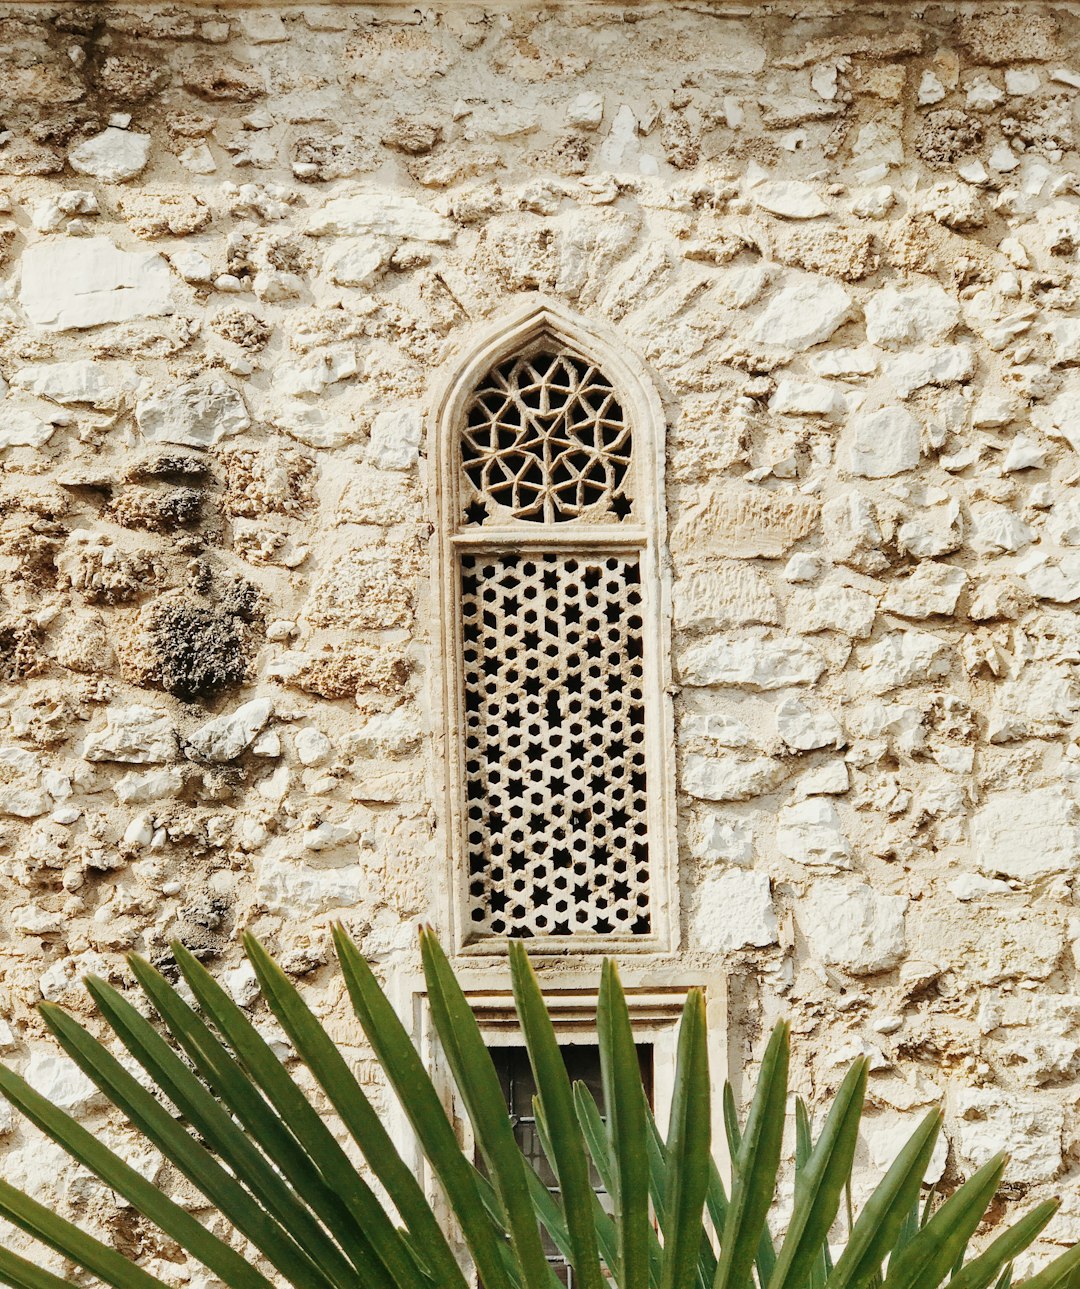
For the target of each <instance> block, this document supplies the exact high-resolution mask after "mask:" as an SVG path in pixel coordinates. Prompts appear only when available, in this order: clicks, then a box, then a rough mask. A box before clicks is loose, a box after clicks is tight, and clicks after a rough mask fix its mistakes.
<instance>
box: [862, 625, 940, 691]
mask: <svg viewBox="0 0 1080 1289" xmlns="http://www.w3.org/2000/svg"><path fill="white" fill-rule="evenodd" d="M949 667H950V657H949V647H948V645H947V644H946V642H945V641H943V640H940V639H939V638H938V637H937V636H933V635H930V634H929V632H926V631H916V630H914V629H912V630H907V631H893V632H890V633H889V634H888V635H886V636H883V637H882V638H881V640H880V641H878V643H877V644H875V645H874V646H873V647H872V648H871V649H870V650H869V651H868V654H867V668H866V673H865V679H866V685H867V688H868V689H869V690H870V691H871V692H872V693H875V694H884V693H887V692H888V691H889V690H890V689H897V688H898V687H899V686H900V685H907V684H910V683H911V682H912V681H925V680H936V679H939V678H940V677H942V676H946V675H948V672H949Z"/></svg>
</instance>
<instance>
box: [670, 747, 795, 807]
mask: <svg viewBox="0 0 1080 1289" xmlns="http://www.w3.org/2000/svg"><path fill="white" fill-rule="evenodd" d="M783 777H784V767H783V766H782V765H781V763H780V762H779V761H774V760H773V759H772V757H768V756H755V757H751V758H749V759H744V758H743V757H740V756H735V755H726V756H715V757H714V756H700V755H698V754H696V753H695V754H692V755H690V756H688V757H687V758H686V763H685V765H684V766H683V773H682V787H683V791H684V792H686V793H688V794H689V795H690V796H691V797H696V798H697V800H699V801H749V800H750V798H751V797H759V796H761V795H762V794H764V793H767V792H771V791H772V789H773V788H775V787H776V785H777V784H778V783H779V782H780V781H781V780H782V779H783Z"/></svg>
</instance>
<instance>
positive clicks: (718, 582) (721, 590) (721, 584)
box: [674, 564, 780, 630]
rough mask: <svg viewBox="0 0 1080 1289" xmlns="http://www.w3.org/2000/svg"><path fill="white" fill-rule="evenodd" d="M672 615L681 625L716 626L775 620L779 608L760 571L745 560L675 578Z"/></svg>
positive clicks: (696, 626) (703, 627)
mask: <svg viewBox="0 0 1080 1289" xmlns="http://www.w3.org/2000/svg"><path fill="white" fill-rule="evenodd" d="M674 601H675V618H676V620H677V621H678V622H679V624H680V625H681V626H685V627H693V628H700V629H703V630H715V629H716V628H718V627H729V626H742V625H743V624H745V623H748V622H760V623H765V624H767V625H768V624H775V623H777V622H779V621H780V609H779V606H778V604H777V602H776V596H775V595H774V594H773V591H772V588H771V587H770V586H769V583H768V582H767V581H766V580H765V578H764V577H763V576H762V574H761V573H759V572H758V571H757V569H755V568H751V567H750V566H748V565H745V564H726V565H722V566H721V567H720V568H718V569H716V570H715V571H713V570H709V571H705V570H702V571H699V572H695V573H693V574H691V576H690V577H687V578H684V579H681V580H680V581H678V582H676V584H675V590H674Z"/></svg>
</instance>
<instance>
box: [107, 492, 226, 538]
mask: <svg viewBox="0 0 1080 1289" xmlns="http://www.w3.org/2000/svg"><path fill="white" fill-rule="evenodd" d="M202 502H203V498H202V493H201V492H199V491H198V489H196V488H144V487H139V486H132V487H127V488H124V489H123V490H122V491H121V492H120V494H119V495H118V496H117V497H116V498H115V499H114V501H113V502H112V504H111V505H110V507H109V511H110V513H111V515H112V517H113V518H114V519H115V520H116V521H117V523H120V524H123V525H124V527H125V528H144V529H147V530H148V531H150V532H157V533H161V532H169V531H170V530H171V529H173V528H181V527H183V526H184V525H185V524H193V523H196V522H197V520H198V518H199V513H200V511H201V509H202Z"/></svg>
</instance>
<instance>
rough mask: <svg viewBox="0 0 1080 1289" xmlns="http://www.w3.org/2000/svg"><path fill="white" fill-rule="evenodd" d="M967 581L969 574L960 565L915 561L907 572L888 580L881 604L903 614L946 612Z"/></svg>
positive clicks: (927, 615) (954, 605)
mask: <svg viewBox="0 0 1080 1289" xmlns="http://www.w3.org/2000/svg"><path fill="white" fill-rule="evenodd" d="M967 584H968V575H967V574H966V573H965V572H964V570H963V569H962V568H957V567H956V566H955V565H953V564H936V563H934V562H933V561H929V560H928V561H927V562H926V563H924V564H919V565H917V566H916V568H915V569H914V570H913V571H912V573H911V574H910V576H908V577H905V578H903V579H898V580H897V581H895V582H893V583H891V584H890V586H889V589H888V591H886V593H885V599H884V600H883V601H882V603H881V607H882V608H883V609H884V610H885V612H886V613H896V614H898V615H899V616H900V617H902V618H929V617H933V616H934V615H935V614H949V613H952V612H953V611H954V610H955V609H956V602H957V600H959V598H960V592H961V591H963V589H964V588H965V587H966V586H967Z"/></svg>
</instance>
